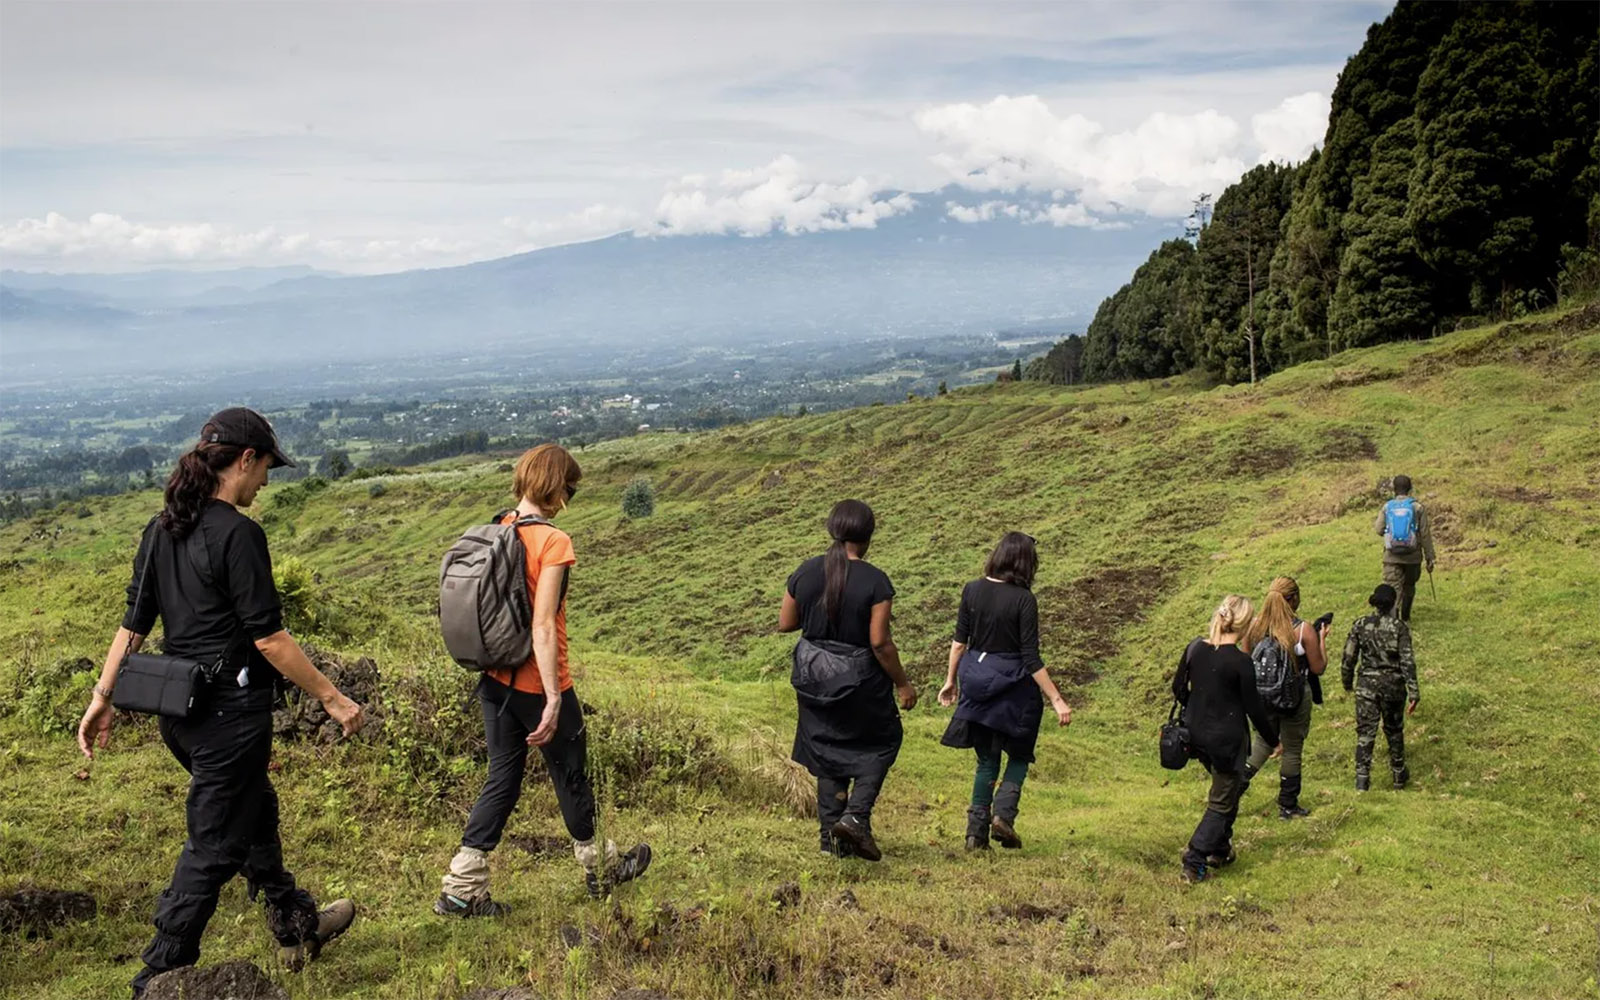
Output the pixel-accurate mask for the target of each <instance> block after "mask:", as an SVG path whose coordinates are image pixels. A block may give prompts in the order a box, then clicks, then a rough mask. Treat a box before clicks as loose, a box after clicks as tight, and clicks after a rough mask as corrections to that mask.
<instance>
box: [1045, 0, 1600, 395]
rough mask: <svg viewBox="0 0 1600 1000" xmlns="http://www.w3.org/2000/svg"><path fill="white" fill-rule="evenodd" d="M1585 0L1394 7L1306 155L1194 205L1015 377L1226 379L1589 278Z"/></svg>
mask: <svg viewBox="0 0 1600 1000" xmlns="http://www.w3.org/2000/svg"><path fill="white" fill-rule="evenodd" d="M1597 73H1600V6H1597V5H1595V4H1592V3H1560V2H1554V3H1552V2H1531V0H1522V2H1518V3H1460V4H1457V3H1435V2H1416V0H1402V2H1401V3H1400V4H1399V5H1398V6H1397V7H1396V8H1395V10H1394V11H1393V12H1392V13H1391V14H1390V16H1389V17H1388V18H1387V19H1385V20H1384V21H1382V22H1381V23H1379V24H1375V25H1373V26H1372V28H1371V29H1369V31H1368V33H1367V40H1366V43H1365V44H1364V45H1363V46H1362V47H1361V50H1360V51H1359V52H1357V53H1356V54H1355V55H1354V56H1352V57H1351V59H1350V61H1349V62H1348V63H1346V65H1345V68H1344V70H1343V72H1342V73H1341V74H1340V76H1339V82H1338V85H1337V86H1336V87H1335V88H1334V92H1333V97H1332V108H1331V111H1330V114H1329V117H1328V130H1327V133H1326V134H1325V136H1324V139H1323V143H1322V147H1321V149H1320V150H1318V151H1316V152H1314V153H1313V154H1312V155H1311V156H1310V157H1309V158H1308V159H1307V160H1305V161H1304V162H1303V163H1300V164H1298V165H1296V166H1284V165H1280V164H1276V163H1267V164H1263V165H1261V166H1258V167H1256V168H1254V169H1252V170H1251V171H1249V172H1248V173H1246V174H1245V175H1244V176H1243V177H1241V178H1240V179H1239V181H1238V182H1237V183H1235V184H1233V185H1231V186H1229V187H1228V188H1227V189H1226V190H1224V191H1223V192H1222V194H1221V195H1220V196H1219V197H1218V198H1217V199H1216V201H1215V203H1214V205H1213V204H1212V203H1211V202H1210V200H1209V198H1208V197H1203V198H1202V199H1201V200H1199V201H1197V203H1196V214H1195V216H1194V217H1193V218H1192V219H1191V220H1190V221H1191V226H1190V234H1189V237H1188V238H1183V239H1173V240H1168V241H1167V242H1165V243H1163V244H1162V245H1161V246H1160V247H1158V248H1157V249H1156V250H1155V251H1154V252H1153V253H1151V255H1150V257H1149V259H1148V260H1147V261H1145V263H1144V264H1143V265H1141V266H1140V267H1139V268H1138V270H1136V271H1135V272H1134V274H1133V277H1132V279H1131V280H1130V281H1129V282H1128V283H1127V284H1126V285H1123V286H1122V288H1121V289H1119V290H1118V291H1117V292H1116V293H1115V294H1114V295H1112V296H1111V297H1110V298H1108V299H1106V300H1105V301H1104V302H1103V303H1101V305H1100V308H1099V310H1098V311H1097V312H1096V314H1095V317H1094V320H1093V321H1092V322H1091V323H1090V324H1089V327H1088V331H1087V333H1086V334H1084V335H1083V336H1073V337H1069V338H1068V339H1066V340H1064V341H1062V342H1060V343H1058V344H1057V345H1056V346H1055V347H1054V348H1053V349H1052V350H1051V351H1050V352H1049V353H1048V354H1046V355H1045V356H1044V357H1042V358H1037V359H1035V360H1034V361H1033V362H1032V363H1031V364H1030V365H1029V367H1028V369H1027V371H1026V376H1027V377H1028V378H1032V379H1037V380H1041V381H1047V382H1056V383H1069V384H1070V383H1075V382H1082V381H1111V380H1116V379H1132V378H1152V377H1164V376H1167V375H1173V374H1176V373H1179V372H1183V371H1188V370H1190V369H1193V368H1197V367H1198V368H1202V369H1204V371H1205V372H1207V373H1208V374H1209V375H1211V376H1212V377H1214V378H1220V379H1223V380H1225V381H1230V382H1238V381H1244V380H1247V379H1249V380H1252V381H1253V380H1254V379H1255V378H1258V377H1260V376H1262V375H1265V374H1267V373H1269V372H1272V371H1276V370H1280V369H1283V368H1286V367H1289V366H1291V365H1294V364H1298V363H1300V362H1302V361H1308V360H1312V359H1315V358H1322V357H1327V356H1330V355H1332V354H1333V353H1335V352H1337V351H1341V350H1345V349H1347V348H1351V347H1362V346H1366V345H1370V344H1377V343H1383V342H1386V341H1393V340H1401V339H1408V338H1415V337H1417V336H1426V335H1431V334H1434V333H1438V332H1441V331H1444V330H1449V329H1454V328H1455V327H1456V326H1457V325H1458V324H1460V323H1461V322H1463V321H1466V320H1473V319H1484V318H1495V319H1505V318H1511V317H1515V316H1518V315H1521V314H1523V313H1526V312H1529V311H1532V310H1536V309H1540V308H1544V307H1547V306H1550V305H1553V304H1555V303H1556V302H1557V301H1558V300H1561V299H1564V298H1567V297H1569V296H1573V295H1581V294H1587V293H1590V292H1592V291H1594V290H1595V289H1596V287H1597V286H1600V131H1597V126H1600V86H1597V83H1596V78H1597Z"/></svg>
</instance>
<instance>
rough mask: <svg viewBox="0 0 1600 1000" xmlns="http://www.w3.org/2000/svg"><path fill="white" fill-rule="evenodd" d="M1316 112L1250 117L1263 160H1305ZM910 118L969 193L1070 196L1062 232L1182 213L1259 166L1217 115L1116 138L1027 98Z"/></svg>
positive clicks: (1291, 109)
mask: <svg viewBox="0 0 1600 1000" xmlns="http://www.w3.org/2000/svg"><path fill="white" fill-rule="evenodd" d="M1319 106H1320V107H1321V109H1322V110H1321V115H1322V121H1323V123H1324V125H1325V124H1326V118H1327V111H1326V100H1325V99H1324V98H1322V97H1321V96H1320V95H1319V94H1315V93H1307V94H1301V95H1300V96H1298V97H1294V98H1290V99H1289V100H1287V101H1284V102H1283V103H1282V104H1280V105H1279V106H1278V108H1276V109H1274V110H1273V111H1269V112H1265V113H1263V114H1259V115H1256V116H1255V117H1254V118H1253V119H1252V126H1253V132H1252V137H1251V138H1252V140H1253V142H1254V143H1255V144H1257V145H1259V146H1260V147H1261V152H1262V155H1263V156H1270V157H1271V158H1280V157H1292V156H1294V155H1295V154H1296V153H1297V152H1298V153H1299V155H1300V156H1303V155H1304V151H1309V148H1310V144H1312V143H1314V142H1315V141H1316V140H1315V139H1312V140H1310V142H1309V143H1308V142H1307V141H1306V140H1305V136H1306V135H1307V134H1309V133H1310V130H1311V122H1312V121H1313V119H1315V117H1316V115H1317V109H1318V107H1319ZM914 121H915V122H916V125H917V127H918V128H920V129H921V130H922V131H923V132H924V133H925V134H927V135H929V136H931V137H932V138H934V139H935V140H936V141H938V142H939V143H940V144H942V145H943V146H945V147H946V148H945V150H944V151H943V152H940V153H938V154H936V155H935V156H934V157H933V160H934V162H935V163H936V164H938V165H939V166H940V167H942V168H943V169H944V170H945V171H946V172H947V173H948V174H949V175H950V176H951V177H953V178H954V179H955V180H956V181H957V182H958V183H960V184H962V185H964V186H966V187H969V188H973V189H975V190H982V191H1016V190H1035V191H1052V192H1055V193H1056V195H1055V196H1057V197H1059V195H1060V193H1062V192H1067V193H1070V194H1072V195H1074V196H1076V199H1077V200H1076V201H1075V202H1072V203H1069V204H1067V205H1061V206H1055V207H1054V208H1053V210H1052V211H1050V212H1048V213H1047V214H1048V215H1049V216H1050V221H1052V222H1055V223H1056V224H1060V225H1085V224H1092V223H1089V222H1087V221H1086V220H1087V218H1088V217H1089V213H1096V212H1098V213H1116V212H1128V211H1135V212H1143V213H1146V214H1149V215H1156V216H1167V217H1173V218H1176V217H1179V216H1182V215H1184V214H1185V213H1186V212H1187V211H1188V210H1189V207H1190V202H1191V200H1192V199H1193V198H1194V196H1195V195H1197V194H1200V193H1201V192H1204V191H1210V192H1220V191H1221V189H1222V188H1223V187H1225V186H1226V185H1228V184H1230V183H1232V182H1233V181H1235V180H1237V179H1238V178H1239V176H1240V175H1241V174H1243V173H1244V171H1245V166H1246V164H1247V163H1248V162H1249V161H1250V160H1252V159H1255V157H1254V156H1251V155H1250V153H1251V150H1250V149H1249V148H1248V147H1249V145H1250V143H1249V142H1247V141H1246V139H1245V137H1244V135H1243V130H1242V129H1241V128H1240V126H1239V123H1238V122H1237V121H1235V120H1234V119H1232V118H1230V117H1228V116H1227V115H1224V114H1221V113H1219V112H1217V111H1214V110H1205V111H1200V112H1197V113H1193V114H1181V115H1180V114H1169V113H1166V112H1157V113H1155V114H1151V115H1149V116H1147V117H1146V118H1145V119H1144V120H1143V121H1141V122H1140V123H1139V124H1138V125H1136V126H1134V127H1133V128H1131V129H1127V130H1124V131H1121V132H1112V131H1110V130H1108V129H1107V128H1106V127H1105V126H1104V125H1102V124H1100V123H1099V122H1097V121H1093V120H1091V119H1089V118H1087V117H1085V116H1083V115H1080V114H1070V115H1067V116H1065V117H1061V116H1058V115H1057V114H1056V113H1055V112H1054V111H1052V110H1051V109H1050V107H1049V106H1048V105H1047V104H1046V103H1045V102H1044V101H1043V100H1042V99H1040V98H1039V97H1037V96H1033V95H1028V96H1023V97H1007V96H1001V97H996V98H995V99H994V100H992V101H989V102H988V103H987V104H981V105H979V104H970V103H962V104H947V105H943V106H940V107H933V108H927V109H924V110H923V111H921V112H919V113H917V114H916V116H915V117H914ZM1320 135H1321V133H1320V131H1318V132H1317V133H1316V136H1317V138H1320ZM1302 146H1303V147H1304V151H1302Z"/></svg>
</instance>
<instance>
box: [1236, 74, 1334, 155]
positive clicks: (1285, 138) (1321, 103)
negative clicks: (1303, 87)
mask: <svg viewBox="0 0 1600 1000" xmlns="http://www.w3.org/2000/svg"><path fill="white" fill-rule="evenodd" d="M1331 106H1332V105H1331V102H1330V101H1329V99H1328V97H1327V96H1326V95H1324V94H1319V93H1317V92H1316V91H1309V92H1307V93H1304V94H1297V95H1295V96H1294V97H1287V98H1284V100H1283V103H1282V104H1279V105H1278V106H1277V107H1275V108H1273V109H1272V110H1271V111H1263V112H1261V113H1260V114H1258V115H1252V116H1251V117H1250V133H1251V134H1252V135H1253V136H1255V140H1256V145H1257V146H1259V147H1261V159H1260V162H1261V163H1268V162H1276V163H1297V162H1299V161H1300V160H1303V159H1305V158H1306V157H1307V156H1309V155H1311V150H1312V149H1314V148H1316V146H1317V144H1318V143H1320V142H1321V141H1322V137H1323V135H1324V134H1325V133H1326V132H1327V130H1328V112H1329V109H1330V108H1331Z"/></svg>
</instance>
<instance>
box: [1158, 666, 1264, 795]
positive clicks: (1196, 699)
mask: <svg viewBox="0 0 1600 1000" xmlns="http://www.w3.org/2000/svg"><path fill="white" fill-rule="evenodd" d="M1172 694H1173V696H1174V697H1176V698H1177V699H1178V701H1180V702H1182V703H1183V705H1184V721H1185V722H1187V723H1188V726H1189V741H1190V744H1191V745H1192V746H1193V747H1194V748H1195V752H1196V755H1197V756H1198V757H1199V759H1200V761H1201V762H1202V763H1204V764H1205V765H1206V766H1208V767H1210V768H1212V769H1213V770H1217V771H1237V770H1239V768H1240V767H1241V766H1242V765H1243V764H1244V759H1245V757H1246V756H1247V755H1248V754H1249V751H1250V729H1249V726H1247V725H1246V721H1245V720H1246V718H1247V717H1248V719H1249V721H1250V722H1251V723H1253V724H1254V725H1255V727H1256V732H1258V733H1260V734H1261V738H1262V739H1264V740H1266V741H1267V742H1268V743H1269V744H1271V745H1273V746H1277V744H1278V729H1277V727H1276V726H1275V725H1273V723H1272V718H1271V716H1270V715H1268V713H1267V710H1266V706H1265V705H1263V704H1262V702H1261V696H1260V695H1259V694H1257V693H1256V675H1255V668H1254V667H1252V666H1251V664H1250V657H1248V656H1246V655H1245V654H1244V653H1243V652H1242V651H1241V650H1240V649H1239V648H1238V647H1236V646H1223V647H1221V648H1218V647H1216V646H1213V645H1211V643H1209V642H1207V641H1206V640H1204V639H1196V640H1194V641H1193V642H1191V643H1189V646H1188V648H1187V649H1185V650H1184V651H1183V659H1182V660H1180V661H1179V662H1178V672H1177V673H1176V674H1174V675H1173V677H1172Z"/></svg>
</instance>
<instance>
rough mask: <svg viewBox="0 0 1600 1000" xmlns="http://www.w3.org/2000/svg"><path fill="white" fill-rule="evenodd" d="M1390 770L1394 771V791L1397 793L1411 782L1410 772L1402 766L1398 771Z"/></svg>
mask: <svg viewBox="0 0 1600 1000" xmlns="http://www.w3.org/2000/svg"><path fill="white" fill-rule="evenodd" d="M1392 770H1394V787H1395V791H1399V790H1400V789H1402V788H1404V787H1406V785H1407V784H1408V783H1409V782H1410V781H1411V772H1410V771H1409V770H1407V769H1406V766H1405V765H1404V764H1402V765H1400V767H1399V768H1398V769H1392Z"/></svg>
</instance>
